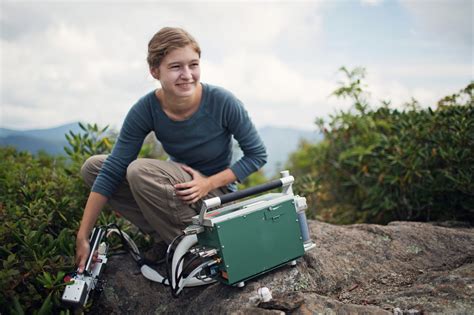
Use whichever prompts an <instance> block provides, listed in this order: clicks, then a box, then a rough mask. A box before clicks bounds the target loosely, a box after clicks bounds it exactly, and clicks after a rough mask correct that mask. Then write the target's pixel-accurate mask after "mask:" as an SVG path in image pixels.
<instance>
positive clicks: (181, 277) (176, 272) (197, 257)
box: [175, 255, 199, 283]
mask: <svg viewBox="0 0 474 315" xmlns="http://www.w3.org/2000/svg"><path fill="white" fill-rule="evenodd" d="M184 256H185V255H183V256H182V257H181V258H180V259H179V261H178V264H177V266H176V270H175V277H176V283H179V282H180V281H181V279H183V277H184V272H185V271H186V270H188V269H189V267H190V266H191V264H192V263H193V262H194V261H195V260H196V259H199V256H194V257H193V258H191V259H190V260H189V261H188V262H187V263H186V265H184V267H183V269H181V272H180V274H179V276H178V269H179V268H178V266H179V264H180V262H181V261H182V260H184ZM191 271H192V270H191Z"/></svg>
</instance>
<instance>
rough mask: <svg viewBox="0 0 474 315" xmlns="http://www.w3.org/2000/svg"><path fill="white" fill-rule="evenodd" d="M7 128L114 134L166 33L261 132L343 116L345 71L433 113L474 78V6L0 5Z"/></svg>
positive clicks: (438, 0) (141, 90)
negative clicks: (359, 70)
mask: <svg viewBox="0 0 474 315" xmlns="http://www.w3.org/2000/svg"><path fill="white" fill-rule="evenodd" d="M0 9H1V10H0V37H1V38H0V40H1V42H0V63H1V69H0V71H1V72H0V75H1V76H0V83H1V90H0V106H1V109H0V127H5V128H15V129H32V128H47V127H54V126H58V125H61V124H64V123H68V122H72V121H77V120H82V121H87V122H97V123H99V124H102V125H106V124H108V125H111V126H113V127H115V128H119V127H120V125H121V123H122V121H123V118H124V117H125V115H126V113H127V111H128V109H129V108H130V107H131V106H132V105H133V104H134V102H136V100H138V99H139V98H140V97H141V96H142V95H144V94H145V93H147V92H149V91H150V90H152V89H154V88H156V87H158V84H157V83H156V82H155V81H154V80H153V79H152V78H151V77H150V75H149V74H148V69H147V65H146V62H145V58H146V46H147V43H148V40H149V39H150V38H151V36H153V34H154V33H155V32H156V31H158V30H159V29H160V28H161V27H163V26H180V27H184V28H185V29H187V30H188V31H189V32H190V33H192V34H193V35H194V36H195V37H196V38H197V40H198V41H199V42H200V44H201V48H202V51H203V54H202V81H203V82H207V83H211V84H216V85H220V86H223V87H225V88H227V89H229V90H230V91H232V92H233V93H234V94H235V95H236V96H237V97H239V98H240V99H241V100H242V101H243V102H244V104H245V106H246V108H247V110H248V111H249V112H250V114H251V116H252V119H253V121H254V123H255V124H256V125H257V127H263V126H266V125H273V126H290V127H297V128H304V129H313V128H314V125H313V122H314V120H315V118H316V117H327V116H328V115H329V114H331V113H333V112H334V111H335V110H336V109H347V108H348V107H349V106H350V104H349V103H348V102H347V101H342V100H338V99H335V98H332V97H329V95H330V94H331V92H332V91H333V90H334V89H335V88H336V87H337V85H336V84H337V82H338V81H339V80H340V79H341V76H340V74H339V73H338V72H337V69H338V68H340V67H341V66H346V67H349V68H353V67H356V66H363V67H365V68H366V69H367V73H368V75H367V84H368V87H369V91H370V92H371V94H370V95H371V101H372V103H373V104H374V105H377V104H378V102H379V100H382V99H383V100H391V101H392V104H393V106H394V107H401V106H402V104H403V103H404V102H407V101H409V100H410V99H411V97H414V98H416V99H417V100H419V101H420V103H421V104H422V105H423V106H433V105H434V104H435V103H436V101H437V100H439V99H440V98H441V97H443V96H445V95H447V94H451V93H453V92H456V91H458V90H459V89H461V88H463V87H465V86H466V85H467V84H468V83H469V82H470V81H471V80H473V77H474V76H473V73H474V67H473V42H474V39H473V25H472V23H473V22H472V20H473V1H470V0H443V1H442V0H391V1H389V0H338V1H291V2H290V1H288V2H282V1H279V2H276V1H260V2H255V1H252V2H250V1H219V2H217V1H210V2H203V1H181V2H177V3H175V2H171V1H139V2H135V1H134V2H131V1H104V0H102V1H94V2H92V1H87V2H86V1H48V2H42V1H6V0H2V1H1V2H0Z"/></svg>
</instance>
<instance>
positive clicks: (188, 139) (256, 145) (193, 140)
mask: <svg viewBox="0 0 474 315" xmlns="http://www.w3.org/2000/svg"><path fill="white" fill-rule="evenodd" d="M202 87H203V93H202V98H201V103H200V105H199V108H198V110H197V111H196V112H195V113H194V114H193V115H192V116H191V117H190V118H189V119H186V120H184V121H174V120H171V119H170V118H169V117H168V116H167V115H166V114H165V113H164V112H163V110H162V108H161V105H160V103H159V100H158V98H157V97H156V95H155V91H152V92H150V93H148V94H146V95H145V96H143V97H142V98H141V99H139V100H138V102H137V103H136V104H135V105H133V107H132V108H131V109H130V111H129V112H128V114H127V116H126V118H125V121H124V123H123V126H122V129H121V130H120V134H119V136H118V139H117V142H116V143H115V146H114V148H113V150H112V153H111V154H110V155H109V157H108V158H107V159H106V161H105V162H104V165H103V167H102V169H101V171H100V173H99V175H98V176H97V179H96V181H95V183H94V185H93V187H92V191H94V192H98V193H100V194H102V195H104V196H107V197H110V196H111V195H112V194H113V193H114V192H115V190H116V189H117V187H118V186H119V184H120V183H121V182H122V181H123V179H124V177H125V174H126V171H127V167H128V165H129V164H130V163H131V162H132V161H133V160H135V159H136V158H137V156H138V153H139V151H140V149H141V147H142V144H143V141H144V139H145V137H146V136H147V135H148V133H150V132H151V131H154V132H155V135H156V138H157V139H158V140H159V141H160V142H161V145H162V146H163V149H164V150H165V151H166V153H168V155H169V156H170V159H171V160H173V161H176V162H179V163H183V164H186V165H188V166H190V167H192V168H194V169H196V170H198V171H199V172H201V173H202V174H204V175H206V176H211V175H214V174H216V173H218V172H220V171H223V170H225V169H226V168H229V167H230V169H231V170H232V171H233V172H234V174H235V176H236V177H237V179H238V181H243V180H244V179H245V178H246V177H247V176H248V175H250V174H251V173H253V172H255V171H256V170H258V169H259V168H261V167H262V166H263V165H264V164H265V163H266V160H267V153H266V149H265V146H264V144H263V142H262V140H261V138H260V136H259V135H258V133H257V131H256V129H255V126H254V125H253V123H252V121H251V120H250V118H249V116H248V114H247V111H246V110H245V108H244V107H243V105H242V103H241V102H240V101H239V100H238V99H237V98H236V97H235V96H234V95H233V94H232V93H230V92H229V91H227V90H225V89H223V88H220V87H216V86H212V85H209V84H202ZM232 136H233V137H234V138H235V140H237V142H238V143H239V146H240V148H241V149H242V151H243V153H244V155H243V157H242V158H241V159H240V160H238V161H236V162H235V163H234V164H232V165H231V159H232Z"/></svg>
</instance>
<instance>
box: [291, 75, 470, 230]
mask: <svg viewBox="0 0 474 315" xmlns="http://www.w3.org/2000/svg"><path fill="white" fill-rule="evenodd" d="M343 71H344V72H345V73H346V75H347V77H348V82H347V83H344V84H343V85H342V86H341V87H340V88H339V89H337V90H336V91H335V92H334V95H336V96H338V97H348V98H350V99H352V100H353V101H354V106H353V108H352V109H351V110H350V111H341V112H339V113H337V114H335V115H334V116H332V117H331V119H330V121H329V123H328V124H326V123H325V122H324V120H318V121H317V125H318V127H319V128H320V129H321V130H322V131H323V132H324V134H325V139H324V141H323V142H322V143H320V144H317V145H312V144H307V143H306V144H305V143H303V144H302V146H300V149H299V150H298V151H297V152H295V153H294V154H293V155H292V156H291V158H290V161H289V168H290V169H292V172H293V173H294V174H295V175H298V174H302V175H303V176H302V178H300V179H298V177H297V179H298V182H297V184H296V189H297V191H298V192H300V193H301V194H303V195H306V196H308V195H309V196H310V199H312V200H311V201H312V203H311V205H312V207H313V208H312V213H310V215H313V216H314V212H315V210H316V209H315V204H318V205H319V206H320V207H321V208H322V209H323V210H321V212H320V215H321V218H322V219H324V220H327V221H331V222H336V223H353V222H377V223H387V222H390V221H392V220H422V221H426V220H466V221H471V222H474V193H473V192H474V183H473V179H474V102H473V89H474V84H473V83H471V84H469V85H468V86H467V87H466V88H465V89H463V90H461V91H460V92H459V93H456V94H453V95H451V96H448V97H445V98H444V99H442V100H441V101H440V102H439V104H438V107H437V108H436V109H435V110H433V109H431V108H427V109H421V108H420V106H419V104H418V103H417V102H416V101H414V100H412V102H410V103H409V104H406V109H405V110H402V111H399V110H396V109H391V108H389V103H388V102H385V103H383V106H382V107H380V108H378V109H375V110H374V109H370V108H369V104H368V102H367V100H366V96H365V95H366V94H365V92H364V90H363V88H362V79H363V78H364V74H365V73H364V71H363V69H356V70H354V71H348V70H347V69H344V68H343ZM315 201H317V202H316V203H315ZM310 212H311V211H310Z"/></svg>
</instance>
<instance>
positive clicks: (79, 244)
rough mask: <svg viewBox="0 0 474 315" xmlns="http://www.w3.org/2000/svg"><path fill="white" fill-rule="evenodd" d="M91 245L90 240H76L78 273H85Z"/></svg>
mask: <svg viewBox="0 0 474 315" xmlns="http://www.w3.org/2000/svg"><path fill="white" fill-rule="evenodd" d="M89 252H90V245H89V240H88V239H82V238H78V239H77V240H76V265H77V272H79V273H83V272H84V268H85V267H86V261H87V257H89Z"/></svg>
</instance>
